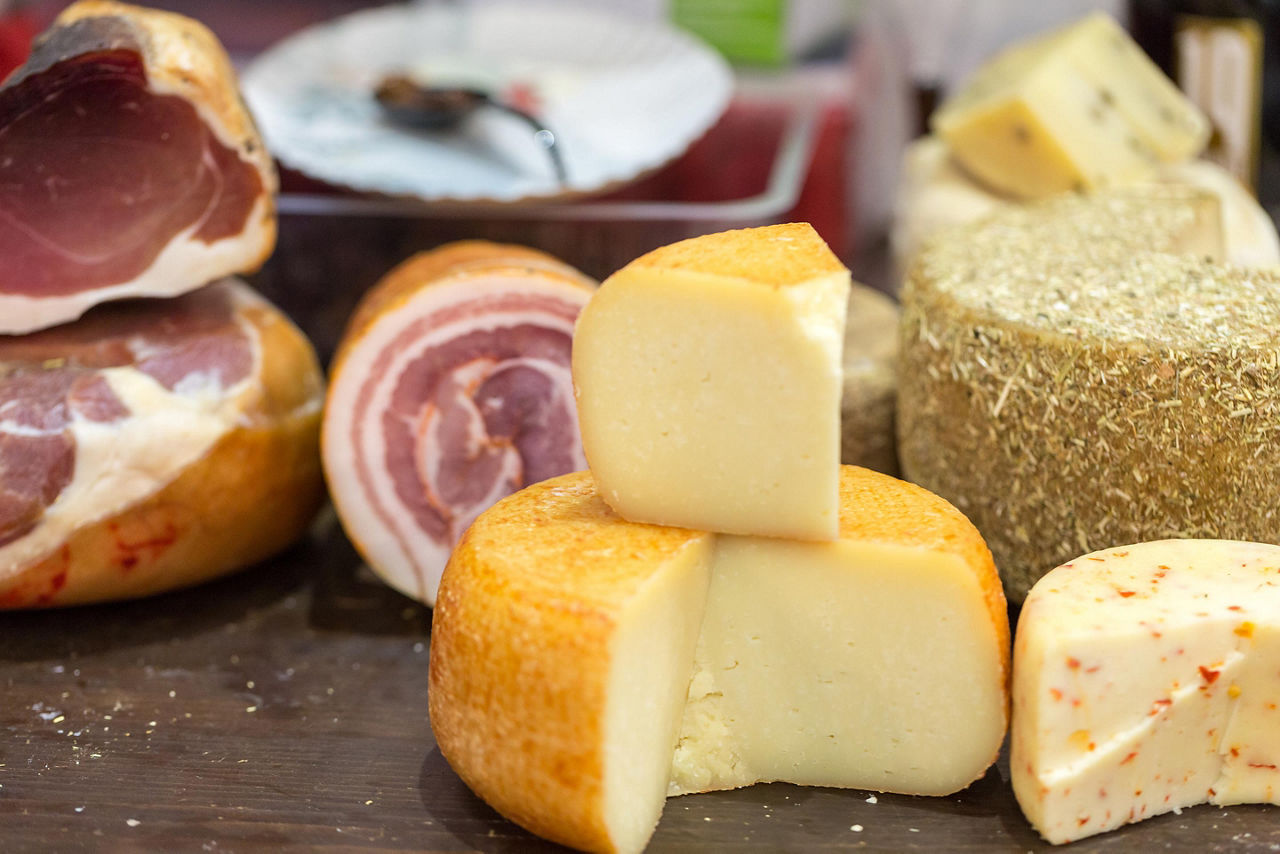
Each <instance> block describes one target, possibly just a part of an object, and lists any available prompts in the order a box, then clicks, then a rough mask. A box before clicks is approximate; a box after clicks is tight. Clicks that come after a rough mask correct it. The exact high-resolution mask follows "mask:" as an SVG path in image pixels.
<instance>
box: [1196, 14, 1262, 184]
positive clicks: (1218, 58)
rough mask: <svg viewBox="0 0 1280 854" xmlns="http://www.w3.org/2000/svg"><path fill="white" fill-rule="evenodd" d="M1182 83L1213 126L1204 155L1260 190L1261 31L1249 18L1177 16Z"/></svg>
mask: <svg viewBox="0 0 1280 854" xmlns="http://www.w3.org/2000/svg"><path fill="white" fill-rule="evenodd" d="M1175 32H1176V35H1175V44H1176V54H1177V69H1178V85H1179V86H1181V87H1182V90H1183V91H1184V92H1186V93H1187V96H1188V97H1189V98H1190V99H1191V100H1192V101H1193V102H1195V104H1196V105H1197V106H1199V107H1200V109H1202V110H1204V112H1205V114H1206V115H1207V116H1208V117H1209V121H1210V122H1211V123H1212V125H1213V133H1212V135H1211V136H1210V138H1209V144H1208V147H1207V148H1206V149H1205V153H1204V156H1205V157H1206V158H1207V159H1209V160H1212V161H1214V162H1216V163H1218V164H1220V165H1222V166H1223V167H1224V168H1225V169H1226V170H1227V171H1229V172H1230V173H1231V174H1233V175H1235V176H1236V177H1237V178H1239V179H1240V181H1241V183H1243V184H1244V185H1245V186H1246V187H1249V188H1250V189H1254V190H1255V191H1256V187H1257V176H1258V149H1259V145H1260V142H1261V129H1262V121H1261V119H1262V57H1263V53H1262V47H1263V44H1262V28H1261V27H1260V26H1258V22H1257V21H1255V20H1253V19H1251V18H1209V17H1204V16H1201V15H1179V16H1178V18H1177V21H1176V23H1175Z"/></svg>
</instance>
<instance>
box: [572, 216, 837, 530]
mask: <svg viewBox="0 0 1280 854" xmlns="http://www.w3.org/2000/svg"><path fill="white" fill-rule="evenodd" d="M849 281H850V280H849V271H848V270H846V269H845V268H844V265H842V264H841V263H840V261H839V259H837V258H836V256H835V255H834V254H833V253H832V252H831V250H830V249H829V248H828V247H827V245H826V244H825V243H824V242H823V241H822V238H821V237H819V236H818V234H817V232H815V231H814V230H813V228H812V227H811V226H809V225H808V224H805V223H790V224H786V225H774V226H765V227H763V228H747V229H739V230H736V231H727V232H722V233H719V234H709V235H704V236H702V237H695V238H692V239H690V240H682V241H680V242H679V243H674V244H672V245H670V246H664V247H662V248H660V249H656V250H654V251H653V252H650V253H649V254H647V255H643V256H641V257H640V258H638V259H636V260H635V261H632V262H631V263H630V264H628V265H627V266H626V267H624V268H623V269H621V270H619V271H618V272H617V273H614V274H613V275H612V276H610V277H609V278H608V279H607V280H605V282H604V284H602V285H601V286H600V290H599V291H597V292H596V294H595V296H593V297H592V299H591V302H590V303H589V304H588V305H587V307H586V308H585V309H584V310H583V312H582V318H581V319H580V320H579V322H578V328H577V331H576V332H575V335H574V350H573V382H574V388H575V390H576V392H577V395H578V413H579V423H580V425H581V428H582V443H583V449H584V450H585V451H586V455H587V460H588V461H589V462H590V464H591V471H592V473H593V474H594V475H595V477H596V480H597V482H598V483H599V485H600V490H601V494H602V495H603V496H604V498H605V500H606V501H608V502H609V504H610V506H612V507H613V508H614V509H615V510H617V511H618V513H619V514H621V515H622V516H623V517H625V518H627V519H631V520H633V521H638V522H653V523H655V524H662V525H678V526H681V527H687V528H694V529H700V530H712V531H724V532H727V533H736V534H756V535H762V536H779V537H798V538H801V539H810V540H824V539H825V540H830V539H832V538H834V537H835V536H836V529H837V515H838V513H837V506H836V496H837V492H838V490H837V483H836V480H837V478H836V468H837V466H838V465H839V460H840V394H841V384H840V378H841V355H842V353H841V349H842V341H843V339H844V324H845V312H846V308H847V302H848V293H849Z"/></svg>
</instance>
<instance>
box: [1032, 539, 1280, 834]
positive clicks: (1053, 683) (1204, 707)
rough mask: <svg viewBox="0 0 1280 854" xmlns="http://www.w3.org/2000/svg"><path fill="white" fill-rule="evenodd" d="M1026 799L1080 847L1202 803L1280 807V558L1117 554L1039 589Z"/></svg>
mask: <svg viewBox="0 0 1280 854" xmlns="http://www.w3.org/2000/svg"><path fill="white" fill-rule="evenodd" d="M1013 670H1014V676H1013V704H1014V705H1013V708H1014V714H1013V733H1012V738H1011V745H1012V754H1011V759H1010V767H1011V769H1012V780H1013V789H1014V793H1015V794H1016V795H1017V797H1018V803H1019V804H1020V805H1021V806H1022V810H1023V812H1024V813H1025V814H1026V816H1027V818H1028V819H1029V820H1030V821H1031V823H1032V824H1033V825H1034V826H1035V827H1036V829H1037V830H1038V831H1039V832H1040V834H1041V835H1042V836H1044V838H1045V839H1047V840H1049V841H1050V842H1053V843H1062V842H1070V841H1072V840H1075V839H1080V838H1082V837H1085V836H1091V835H1093V834H1095V833H1101V832H1102V831H1105V830H1110V829H1112V828H1115V827H1119V826H1120V825H1122V824H1126V823H1128V822H1132V821H1139V820H1141V819H1144V818H1151V817H1152V816H1155V815H1159V814H1160V813H1163V812H1168V811H1170V810H1177V809H1179V808H1181V807H1186V806H1191V805H1192V804H1200V803H1206V802H1208V803H1215V804H1237V803H1273V804H1275V803H1280V771H1277V770H1276V768H1277V765H1280V726H1277V715H1278V713H1277V711H1276V704H1277V703H1280V548H1278V547H1276V546H1273V545H1262V544H1258V543H1247V542H1233V541H1225V540H1163V541H1157V542H1148V543H1140V544H1137V545H1132V546H1122V547H1117V548H1110V549H1106V550H1104V551H1099V552H1094V553H1092V554H1088V555H1085V556H1084V557H1080V558H1076V559H1075V560H1072V561H1071V562H1070V563H1067V564H1064V565H1062V566H1060V567H1058V568H1057V569H1054V570H1052V571H1051V572H1049V573H1048V574H1046V575H1045V576H1044V578H1042V579H1041V580H1040V581H1039V583H1037V584H1036V586H1035V587H1034V588H1033V589H1032V591H1031V594H1030V595H1029V596H1028V597H1027V601H1026V604H1025V605H1024V606H1023V608H1022V614H1021V616H1020V618H1019V620H1018V636H1017V641H1016V643H1015V646H1014V667H1013Z"/></svg>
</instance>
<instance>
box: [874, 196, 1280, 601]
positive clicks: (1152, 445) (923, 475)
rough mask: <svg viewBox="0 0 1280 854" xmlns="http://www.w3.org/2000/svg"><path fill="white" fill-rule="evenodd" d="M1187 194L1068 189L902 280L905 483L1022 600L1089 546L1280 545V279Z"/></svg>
mask: <svg viewBox="0 0 1280 854" xmlns="http://www.w3.org/2000/svg"><path fill="white" fill-rule="evenodd" d="M1207 211H1209V212H1210V213H1211V209H1210V208H1207V207H1206V202H1205V199H1204V198H1203V197H1201V196H1199V195H1198V194H1197V193H1195V192H1192V191H1187V190H1181V189H1173V188H1150V189H1143V190H1126V191H1123V192H1116V193H1110V194H1103V195H1100V196H1095V197H1093V198H1091V199H1087V198H1082V197H1073V196H1067V197H1060V198H1058V199H1055V200H1051V201H1049V202H1046V203H1043V204H1040V205H1033V206H1029V207H1025V208H1021V209H1013V210H1008V211H1004V212H1001V213H999V214H997V215H995V216H993V217H991V218H989V219H986V220H984V221H982V222H981V223H977V224H975V225H973V226H970V227H966V228H961V229H957V230H955V231H951V232H948V233H946V234H944V235H942V236H940V237H939V238H938V239H937V240H935V241H934V242H933V243H932V244H930V245H928V246H927V247H926V248H925V250H924V251H923V252H922V253H921V254H920V256H919V257H918V258H917V261H916V264H915V266H914V267H913V269H912V271H911V273H910V275H909V276H908V281H907V283H906V286H905V288H904V291H903V321H902V326H901V352H900V368H899V370H900V381H899V382H900V386H899V401H898V406H899V409H898V446H899V455H900V458H901V461H902V467H903V472H904V474H905V476H906V477H907V478H908V479H910V480H913V481H915V482H917V483H919V484H921V485H922V486H924V487H926V488H927V489H930V490H932V491H934V492H937V493H938V494H939V495H942V496H943V497H944V498H946V499H948V500H949V501H951V502H953V503H954V504H955V505H956V506H957V507H959V508H960V509H961V510H962V511H963V512H964V513H965V514H966V515H968V516H969V518H970V519H971V520H972V521H973V522H974V523H975V525H977V527H978V529H979V530H980V531H981V532H982V534H983V536H984V537H985V538H986V540H987V542H988V544H989V545H990V547H991V550H992V552H993V554H994V555H995V559H996V564H997V566H998V567H999V569H1000V572H1001V576H1002V578H1003V580H1004V583H1005V587H1006V591H1007V593H1008V595H1009V597H1010V598H1011V599H1013V600H1015V601H1021V599H1023V598H1024V597H1025V595H1026V593H1027V591H1028V590H1029V589H1030V587H1031V585H1032V584H1033V583H1034V582H1035V581H1036V580H1037V579H1038V578H1039V577H1040V576H1041V575H1043V574H1044V573H1045V572H1047V571H1048V570H1049V569H1051V568H1053V567H1054V566H1057V565H1058V564H1060V563H1063V562H1065V561H1067V560H1070V559H1071V558H1072V557H1074V556H1075V555H1079V554H1082V553H1084V552H1089V551H1093V550H1096V549H1100V548H1105V547H1110V546H1118V545H1124V544H1128V543H1135V542H1141V541H1145V540H1153V539H1159V538H1163V537H1218V538H1224V539H1243V540H1254V541H1259V542H1280V478H1277V476H1276V472H1277V471H1280V271H1278V270H1275V269H1271V270H1256V269H1246V268H1242V267H1233V266H1228V265H1223V264H1218V263H1216V262H1214V261H1212V260H1210V259H1209V258H1207V257H1205V255H1204V254H1191V255H1188V254H1178V253H1184V252H1188V251H1191V252H1197V253H1203V252H1204V251H1205V250H1210V251H1212V249H1213V244H1214V242H1215V240H1218V239H1220V235H1215V234H1213V233H1212V232H1213V225H1212V223H1211V220H1212V216H1211V215H1206V212H1207Z"/></svg>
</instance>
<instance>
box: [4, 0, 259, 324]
mask: <svg viewBox="0 0 1280 854" xmlns="http://www.w3.org/2000/svg"><path fill="white" fill-rule="evenodd" d="M275 187H276V177H275V172H274V167H273V166H272V163H271V158H270V156H269V155H268V154H267V152H266V150H265V149H264V148H263V145H262V141H261V138H260V137H259V135H258V131H257V129H256V128H255V127H254V125H253V121H252V119H251V118H250V116H249V113H248V111H247V110H246V109H245V107H244V104H243V103H242V101H241V99H240V95H239V92H238V90H237V87H236V80H235V75H234V72H233V70H232V67H231V63H230V61H229V60H228V59H227V55H226V53H225V51H224V50H223V49H222V46H221V45H220V44H219V43H218V41H217V39H216V38H215V37H214V36H213V34H212V33H210V32H209V31H208V30H207V29H206V28H205V27H204V26H202V25H201V24H199V23H197V22H196V21H193V20H191V19H190V18H186V17H183V16H181V15H175V14H172V13H168V12H158V11H154V10H150V9H142V8H139V7H136V6H129V5H125V4H123V3H114V2H105V0H81V2H79V3H76V4H74V5H72V6H71V7H69V8H68V9H67V10H65V11H64V12H63V13H62V14H61V15H60V16H59V17H58V18H57V20H56V21H55V23H54V25H53V27H52V28H51V29H49V30H48V31H47V32H46V33H44V34H43V35H42V36H41V37H40V38H39V39H38V40H37V41H36V44H35V46H34V49H33V51H32V54H31V57H30V59H29V60H28V61H27V63H26V64H25V65H24V66H23V67H22V68H20V69H18V70H17V71H15V72H14V73H13V74H12V75H11V76H10V77H9V78H8V79H7V80H6V81H5V82H4V84H3V85H2V86H0V258H3V259H4V263H3V265H0V332H4V333H16V332H28V331H31V330H35V329H42V328H45V327H48V326H53V325H56V324H58V323H63V322H65V321H68V320H72V319H74V318H76V317H79V316H80V315H81V314H82V313H83V312H84V311H85V310H86V309H88V308H89V307H91V306H93V305H95V304H97V303H100V302H103V301H105V300H111V299H120V298H123V297H130V296H174V295H177V294H181V293H185V292H186V291H190V290H192V289H194V288H197V287H200V286H201V285H203V284H205V283H206V282H211V281H214V280H216V279H219V278H222V277H223V276H227V275H231V274H234V273H242V272H249V271H252V270H253V269H256V268H257V267H258V266H259V265H260V264H261V263H262V262H263V261H264V260H265V259H266V257H267V256H268V255H269V254H270V252H271V250H272V248H273V247H274V245H275V237H276V221H275V203H274V199H273V194H274V191H275Z"/></svg>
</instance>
